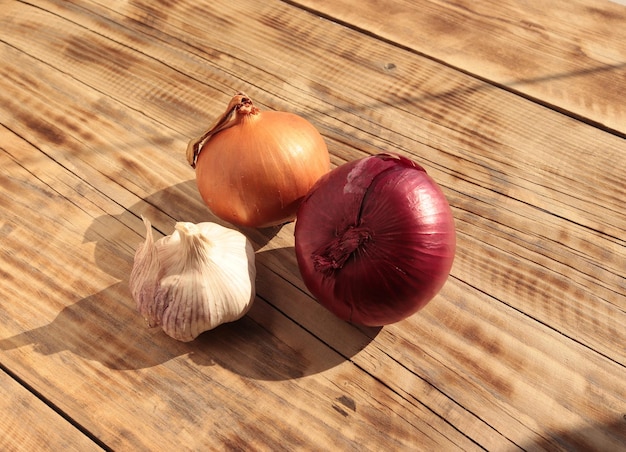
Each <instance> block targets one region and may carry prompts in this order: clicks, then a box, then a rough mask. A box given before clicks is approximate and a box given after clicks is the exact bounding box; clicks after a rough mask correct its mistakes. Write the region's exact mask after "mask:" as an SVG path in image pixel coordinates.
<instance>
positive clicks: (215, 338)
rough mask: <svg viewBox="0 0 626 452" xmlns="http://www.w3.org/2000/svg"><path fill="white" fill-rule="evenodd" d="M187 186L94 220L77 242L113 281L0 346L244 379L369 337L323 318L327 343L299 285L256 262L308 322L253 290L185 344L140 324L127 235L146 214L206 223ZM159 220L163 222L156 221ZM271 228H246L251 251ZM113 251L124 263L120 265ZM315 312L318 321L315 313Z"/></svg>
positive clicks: (310, 364) (303, 370)
mask: <svg viewBox="0 0 626 452" xmlns="http://www.w3.org/2000/svg"><path fill="white" fill-rule="evenodd" d="M190 190H195V184H194V185H193V186H192V185H191V184H190V183H189V182H186V183H183V184H178V185H176V186H173V187H170V188H168V189H166V190H162V191H160V192H158V193H155V194H154V195H151V196H150V197H148V198H146V199H144V200H142V201H141V202H140V203H138V204H137V205H133V206H132V207H131V208H130V209H129V210H127V211H124V212H123V213H121V214H120V215H105V216H103V217H100V218H97V219H96V220H94V222H93V224H92V226H91V227H90V228H89V229H88V230H87V231H86V233H85V238H84V240H85V241H96V250H95V262H96V264H97V266H98V267H99V268H100V269H101V270H103V271H105V272H106V273H108V274H110V275H112V276H113V277H115V278H117V279H120V282H118V283H116V284H113V285H111V286H109V287H107V288H105V289H104V290H102V291H100V292H98V293H95V294H93V295H90V296H88V297H85V298H83V299H82V300H80V301H78V302H77V303H74V304H71V305H69V306H67V307H65V308H64V309H63V310H62V311H61V312H60V313H59V314H58V315H57V316H56V318H55V319H54V320H53V321H52V322H50V323H49V324H48V325H45V326H42V327H39V328H35V329H33V330H30V331H26V332H23V333H21V334H18V335H16V336H13V337H11V338H7V339H2V340H0V350H11V349H16V348H19V347H22V346H27V345H34V347H35V350H36V351H37V352H38V353H41V354H44V355H51V354H54V353H60V352H64V351H70V352H72V353H74V354H76V355H78V356H81V357H83V358H85V359H87V360H90V361H96V362H99V363H101V364H102V365H104V366H106V367H107V368H110V369H114V370H131V369H143V368H149V367H153V366H158V365H160V364H163V363H165V362H167V361H170V360H173V359H181V357H182V359H185V358H184V357H186V358H187V359H189V360H190V361H191V362H193V363H194V364H196V365H199V366H203V367H204V366H214V365H218V366H221V367H222V368H225V369H227V370H229V371H232V372H234V373H237V374H240V375H242V376H244V377H247V378H254V379H262V380H284V379H291V378H299V377H304V376H307V375H311V374H315V373H318V372H322V371H324V370H326V369H329V368H332V367H334V366H337V365H339V364H341V363H342V362H344V361H346V360H347V359H350V357H351V356H352V355H353V354H356V353H358V352H359V351H360V350H361V349H362V348H363V347H364V346H365V345H366V344H367V343H369V342H370V341H371V340H372V339H373V338H374V337H375V335H376V334H377V332H378V330H376V331H368V333H369V334H367V335H366V334H364V332H363V331H362V330H360V329H358V328H356V327H354V326H352V325H348V324H346V323H345V322H343V321H341V320H339V319H334V318H331V322H334V324H333V325H331V327H332V328H334V329H336V330H341V338H342V342H343V343H342V344H341V347H339V349H335V348H333V347H332V346H329V345H328V344H327V342H326V341H325V340H321V339H319V338H318V337H316V335H315V334H314V333H312V331H316V330H319V329H320V327H319V326H318V325H316V324H317V323H324V324H327V323H328V317H326V313H325V312H324V311H323V310H322V308H320V307H319V305H317V303H315V302H314V301H313V300H311V299H310V297H308V295H306V294H304V293H302V291H301V290H300V289H298V288H295V287H294V286H293V285H290V284H289V283H287V282H286V281H284V280H282V279H281V278H280V277H275V275H274V273H273V271H272V270H269V269H268V268H266V267H265V266H264V265H263V264H262V265H261V266H262V267H263V268H260V269H259V271H258V274H257V277H259V275H261V276H262V275H266V276H267V277H268V278H269V277H270V276H271V275H274V279H273V280H272V281H282V284H283V285H285V286H286V287H287V288H288V289H289V290H291V291H295V292H296V293H297V294H298V298H299V299H306V300H308V303H305V304H302V305H301V306H299V307H298V309H300V310H301V311H302V310H304V311H307V310H308V311H310V312H305V313H304V316H305V317H306V318H308V319H309V321H310V322H311V323H312V324H310V325H301V324H300V323H299V322H298V321H296V320H294V319H293V318H290V317H289V316H288V315H287V314H285V313H284V312H282V311H281V310H280V309H277V307H276V306H275V305H272V304H270V303H269V302H267V301H265V299H263V298H261V297H259V296H258V294H257V298H256V300H255V303H254V305H253V307H252V309H251V311H250V312H249V313H248V314H247V315H246V316H245V317H244V318H243V319H240V320H239V321H237V322H233V323H229V324H224V325H221V326H219V327H217V328H215V329H214V330H211V331H207V332H205V333H203V334H202V335H201V336H199V337H198V338H197V339H196V340H194V341H192V342H190V343H183V342H178V341H176V340H174V339H172V338H170V337H169V336H167V335H166V334H165V333H164V332H163V331H162V330H161V328H158V327H157V328H148V327H147V326H146V325H145V323H144V320H143V319H142V318H141V316H140V315H139V314H138V313H137V312H136V310H135V303H134V301H133V299H132V297H131V294H130V290H129V288H128V276H129V274H130V271H131V268H132V261H133V256H134V250H135V249H136V247H135V248H133V246H134V245H131V244H134V243H136V245H138V244H139V243H140V242H141V238H138V236H137V232H135V230H137V229H140V227H139V228H138V227H137V226H138V222H140V220H139V218H138V216H139V215H148V216H149V218H151V219H152V218H153V217H159V216H161V217H163V216H165V217H170V220H171V222H174V221H177V220H178V219H181V220H184V221H193V222H200V221H213V219H211V218H209V219H207V216H209V215H210V214H207V212H206V210H203V209H201V206H199V205H198V202H197V199H194V197H193V196H188V195H189V192H190ZM187 200H190V202H189V203H187V202H186V201H187ZM181 212H182V214H181ZM159 221H160V222H161V224H162V223H163V220H162V219H161V220H159ZM279 229H280V228H272V229H268V230H257V231H247V232H248V233H249V235H251V236H252V237H253V238H252V239H251V240H254V242H255V247H256V248H257V249H259V248H260V247H262V246H263V245H264V244H265V243H267V242H268V241H269V240H271V238H272V237H273V236H274V234H275V233H276V232H278V230H279ZM167 233H168V234H169V233H171V231H170V232H167ZM289 252H293V249H292V248H291V249H289V248H288V249H281V250H273V251H266V252H264V253H262V254H263V255H264V256H263V259H262V261H263V262H268V261H271V260H277V259H282V257H281V256H283V255H284V254H285V253H289ZM120 254H121V255H122V258H121V259H122V261H123V262H126V265H125V266H124V265H120ZM257 266H259V264H257ZM268 278H265V279H266V280H267V279H268ZM264 284H265V286H267V284H268V283H267V282H265V283H264ZM275 290H276V291H280V290H281V289H280V288H276V289H275ZM289 293H292V292H289ZM319 313H322V314H323V318H317V317H316V315H317V314H319Z"/></svg>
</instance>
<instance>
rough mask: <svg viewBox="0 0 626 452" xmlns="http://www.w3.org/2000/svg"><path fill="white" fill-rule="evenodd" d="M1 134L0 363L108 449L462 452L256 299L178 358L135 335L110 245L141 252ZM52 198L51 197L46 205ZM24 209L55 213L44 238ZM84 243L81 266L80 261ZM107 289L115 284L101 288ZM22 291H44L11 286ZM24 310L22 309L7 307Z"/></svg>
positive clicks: (69, 179)
mask: <svg viewBox="0 0 626 452" xmlns="http://www.w3.org/2000/svg"><path fill="white" fill-rule="evenodd" d="M2 130H3V131H4V132H3V133H2V134H1V135H2V142H3V143H4V145H5V146H7V147H9V148H11V149H12V150H13V152H16V153H18V154H19V155H21V156H22V158H23V159H22V162H29V161H30V162H33V163H32V164H31V165H32V166H28V167H26V168H23V167H21V166H19V165H17V163H16V162H15V161H13V160H12V159H11V158H10V157H9V156H8V155H7V153H6V152H3V153H2V154H0V163H1V167H2V168H3V177H2V184H0V185H1V186H2V199H5V200H12V199H15V198H16V194H17V193H18V192H22V193H23V194H22V196H20V200H19V201H8V202H6V204H5V205H4V206H3V209H2V214H3V218H5V219H6V220H5V221H6V223H5V225H4V227H3V230H4V232H5V234H6V236H5V240H4V241H5V243H6V245H7V248H8V249H10V250H14V251H15V252H14V253H11V254H8V253H4V254H3V255H2V267H3V268H12V269H15V270H17V269H19V270H20V275H19V277H16V278H11V279H8V280H5V281H3V285H2V291H3V296H4V297H5V299H7V300H10V301H9V302H7V303H3V305H2V310H1V311H0V313H1V318H2V330H1V331H2V332H1V337H2V339H1V340H0V351H2V359H3V361H4V362H7V363H9V364H10V365H11V367H12V369H13V370H14V371H15V372H16V373H18V374H19V375H21V376H23V378H24V379H27V380H29V381H30V382H31V384H32V386H33V387H35V388H36V389H37V390H38V391H40V392H42V393H45V394H46V396H47V397H49V398H50V399H51V400H53V401H54V403H55V404H57V405H58V406H59V407H61V408H62V409H63V410H64V411H65V412H67V413H68V414H69V415H70V416H72V417H73V418H74V419H75V421H76V422H78V423H79V424H80V425H81V426H83V427H84V428H86V429H88V430H89V431H90V432H93V433H94V434H95V435H96V436H97V437H98V438H101V439H102V441H103V442H104V443H105V444H106V445H107V446H108V447H111V448H113V449H118V448H126V447H131V446H132V448H145V449H149V450H154V449H155V448H158V447H168V448H169V447H176V446H177V445H179V446H180V445H181V444H183V445H185V447H187V448H192V449H193V448H203V447H211V448H213V447H219V446H227V447H231V448H235V447H242V448H245V447H246V445H253V446H254V445H256V446H258V447H260V448H265V447H267V448H276V447H278V446H280V447H282V448H285V449H288V448H291V447H293V446H298V445H303V444H306V445H308V446H307V447H309V446H311V447H314V448H315V449H318V450H327V449H328V448H330V447H333V446H337V447H340V448H342V449H345V450H348V449H352V448H356V447H357V444H358V442H357V440H358V438H365V437H367V438H368V441H371V444H378V445H380V446H382V445H385V446H388V447H393V448H408V447H410V445H411V444H417V443H420V444H424V445H428V447H429V448H430V447H432V448H460V449H473V448H474V447H475V445H473V443H472V442H471V441H470V440H469V439H468V438H466V437H465V436H464V435H463V434H462V433H460V432H458V431H456V430H455V429H454V428H452V426H450V425H449V424H448V423H446V422H445V421H444V420H443V419H441V418H438V417H437V416H436V415H435V414H433V413H432V412H430V411H429V410H428V409H426V408H425V407H423V406H421V405H420V404H419V403H415V402H409V401H407V400H405V399H403V398H402V397H400V396H398V395H397V394H395V393H394V392H393V391H391V390H389V389H388V388H386V387H385V386H384V385H383V384H382V383H381V382H379V381H378V380H376V379H375V378H372V377H371V376H370V375H369V374H367V373H364V372H362V371H360V369H359V368H358V367H357V366H355V365H354V364H352V363H351V362H350V361H348V360H346V359H345V358H344V357H343V356H341V355H339V354H337V353H336V352H335V351H333V350H332V349H330V348H329V347H328V346H327V345H325V344H324V343H322V342H321V341H319V340H318V339H317V338H315V337H314V336H312V335H311V334H310V333H308V332H306V331H304V330H302V329H301V328H300V327H299V326H298V325H297V324H294V323H293V322H292V321H291V320H289V319H287V318H286V317H284V316H283V315H282V314H281V313H280V312H279V311H276V309H275V308H273V307H272V306H270V305H268V304H267V303H265V302H264V301H263V300H262V299H259V300H257V302H256V304H255V307H254V309H253V311H252V312H251V314H250V315H249V316H248V318H246V319H245V320H244V321H242V322H239V323H237V324H233V325H229V326H226V327H224V328H221V329H219V330H217V331H215V332H214V333H213V334H209V335H205V336H204V337H203V338H202V339H200V340H198V341H196V342H194V343H192V344H183V343H178V342H175V341H173V340H171V339H170V338H168V337H166V336H165V335H164V334H163V333H162V332H159V331H158V330H150V329H147V328H145V325H143V321H142V319H140V318H139V316H138V315H137V314H136V313H135V312H134V309H133V306H132V300H130V297H129V291H128V288H127V284H128V282H127V280H118V279H117V278H122V277H123V275H124V274H126V275H127V274H128V270H129V266H130V264H131V260H132V253H131V251H132V250H129V249H127V248H126V246H125V245H123V244H125V243H129V242H130V241H136V242H137V243H138V242H139V241H140V240H141V237H140V236H138V235H137V234H136V233H135V232H134V231H133V230H132V229H129V228H128V227H126V226H125V225H124V224H123V223H124V221H128V218H127V215H126V214H122V215H121V217H118V216H114V215H110V216H109V215H106V214H103V215H102V216H103V218H100V217H97V218H94V217H93V216H92V215H93V213H96V212H98V211H99V210H100V209H101V208H102V207H103V206H106V205H107V204H108V202H107V201H106V200H103V201H102V202H101V203H97V204H95V203H89V202H87V201H84V204H83V206H77V205H75V204H74V203H73V199H80V198H81V197H80V196H78V195H77V194H74V195H71V193H70V191H71V190H80V191H81V195H82V196H85V198H87V199H92V200H95V199H98V198H100V197H101V196H102V195H101V194H99V193H97V192H96V191H95V190H93V189H92V188H89V187H86V186H84V183H83V181H81V180H80V179H78V178H76V176H75V175H73V174H71V173H70V172H69V171H67V170H66V169H64V168H61V167H59V166H55V165H53V164H52V162H51V161H49V159H48V158H47V157H45V156H44V155H43V154H41V152H40V151H39V150H38V149H37V148H34V147H32V146H30V145H28V144H26V143H23V142H22V143H21V144H20V139H19V138H17V137H16V136H15V135H12V134H10V133H8V132H7V131H6V129H2ZM46 160H48V161H47V162H46ZM46 169H47V171H45V170H46ZM26 172H30V174H31V176H30V177H29V175H28V174H26ZM35 174H40V175H41V176H40V178H36V177H33V176H34V175H35ZM50 183H54V186H52V185H49V184H50ZM26 184H30V187H26ZM60 187H65V190H66V191H65V193H60V192H56V193H55V191H56V190H57V188H60ZM25 188H28V190H25ZM70 195H71V198H70V197H69V196H70ZM32 205H42V206H43V205H45V206H46V207H45V209H43V210H44V211H46V212H64V214H63V215H62V216H61V217H59V218H58V219H57V226H58V228H57V229H56V232H55V234H54V236H51V234H50V235H48V234H46V230H45V228H42V227H40V226H35V227H33V225H35V224H41V223H37V221H38V220H39V221H41V219H42V218H41V217H40V216H39V210H36V211H33V210H32V209H31V208H30V206H32ZM132 221H133V222H135V223H138V222H139V219H138V218H136V217H134V216H133V218H132ZM116 223H117V225H116ZM170 226H171V225H170ZM74 228H79V230H81V231H83V233H84V237H83V234H78V233H77V232H76V231H75V230H74ZM93 239H96V240H97V248H96V250H95V261H94V260H93V258H90V257H89V254H91V252H94V249H93V245H92V244H91V243H90V242H91V240H93ZM16 242H17V243H16ZM85 242H87V243H85ZM20 243H22V244H23V243H28V244H30V246H31V247H32V248H31V249H23V248H21V247H20V246H19V244H20ZM98 248H99V249H98ZM68 249H71V251H72V252H71V253H68V252H67V251H68ZM81 267H82V268H83V269H84V268H87V269H89V270H90V271H89V273H88V274H86V273H84V272H81V271H80V268H81ZM261 274H262V273H261ZM112 278H113V279H114V280H115V281H116V282H114V283H112V284H110V280H111V279H112ZM23 280H29V281H41V282H43V283H44V284H33V285H27V286H24V284H23ZM109 284H110V285H109ZM24 299H27V300H33V301H34V302H33V303H30V304H26V305H24V304H23V303H20V302H19V301H20V300H24ZM257 320H258V323H257ZM274 330H278V331H280V332H281V335H282V334H285V335H286V337H287V338H288V342H283V341H282V340H281V337H280V335H278V336H277V335H276V334H275V333H274V332H273V331H274ZM24 350H26V351H24ZM321 372H323V374H321ZM317 374H320V375H319V376H316V375H317ZM370 394H371V395H373V397H370ZM277 409H279V410H280V411H279V412H278V414H279V416H278V417H277V415H276V414H277V412H276V410H277ZM283 413H289V415H288V417H285V418H283V417H282V414H283ZM347 420H349V422H346V421H347ZM172 426H173V429H172ZM303 426H306V428H303ZM425 447H426V446H425Z"/></svg>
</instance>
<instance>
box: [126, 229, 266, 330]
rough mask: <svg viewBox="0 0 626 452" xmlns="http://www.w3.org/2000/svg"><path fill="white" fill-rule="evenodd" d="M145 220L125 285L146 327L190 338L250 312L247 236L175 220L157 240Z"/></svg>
mask: <svg viewBox="0 0 626 452" xmlns="http://www.w3.org/2000/svg"><path fill="white" fill-rule="evenodd" d="M143 221H144V224H145V226H146V240H145V242H144V243H143V244H142V245H140V246H139V248H138V249H137V252H136V253H135V261H134V265H133V269H132V272H131V274H130V281H129V285H130V290H131V293H132V296H133V299H134V300H135V302H136V303H137V310H138V311H139V313H140V314H142V315H143V316H144V318H145V319H146V322H147V323H148V326H150V327H154V326H159V325H160V326H161V327H162V328H163V331H165V333H167V334H168V335H169V336H171V337H173V338H174V339H177V340H179V341H184V342H188V341H191V340H193V339H195V338H196V337H197V336H198V335H199V334H200V333H202V332H204V331H207V330H210V329H212V328H215V327H216V326H218V325H220V324H222V323H226V322H232V321H234V320H237V319H239V318H241V317H243V316H244V315H245V314H246V312H248V310H249V309H250V307H251V306H252V302H253V301H254V296H255V286H254V283H255V276H256V268H255V262H254V249H253V248H252V244H251V243H250V241H249V240H248V239H247V238H246V236H244V235H243V234H242V233H240V232H239V231H235V230H233V229H228V228H226V227H224V226H220V225H218V224H215V223H198V224H193V223H183V222H179V223H176V227H175V231H174V233H173V234H172V235H170V236H167V237H163V238H161V239H159V240H157V241H156V242H155V241H154V238H153V236H152V226H151V224H150V222H149V221H148V220H147V219H145V218H144V219H143Z"/></svg>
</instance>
